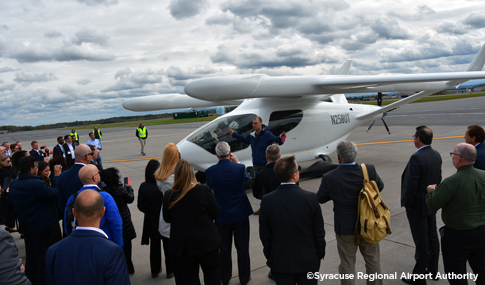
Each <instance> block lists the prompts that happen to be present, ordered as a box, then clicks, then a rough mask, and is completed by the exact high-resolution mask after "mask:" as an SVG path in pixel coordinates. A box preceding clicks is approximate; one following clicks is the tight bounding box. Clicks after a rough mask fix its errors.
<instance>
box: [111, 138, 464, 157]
mask: <svg viewBox="0 0 485 285" xmlns="http://www.w3.org/2000/svg"><path fill="white" fill-rule="evenodd" d="M462 137H463V136H451V137H440V138H433V139H434V140H444V139H456V138H462ZM412 141H413V140H400V141H387V142H370V143H357V144H356V145H373V144H387V143H401V142H412ZM150 159H162V157H144V158H132V159H118V160H106V161H103V163H110V162H125V161H138V160H150Z"/></svg>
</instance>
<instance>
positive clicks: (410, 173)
mask: <svg viewBox="0 0 485 285" xmlns="http://www.w3.org/2000/svg"><path fill="white" fill-rule="evenodd" d="M440 182H441V155H440V154H439V152H437V151H436V150H434V149H432V148H431V146H427V147H424V148H422V149H420V150H419V151H417V152H415V153H414V154H413V155H412V156H411V158H410V159H409V162H408V164H407V165H406V168H405V169H404V172H403V174H402V177H401V207H405V208H406V209H408V210H409V209H412V210H413V212H415V213H419V215H420V216H422V217H426V216H429V215H432V214H434V213H436V212H435V211H432V210H430V209H429V208H428V205H426V193H428V191H427V189H426V188H427V187H428V185H432V184H440Z"/></svg>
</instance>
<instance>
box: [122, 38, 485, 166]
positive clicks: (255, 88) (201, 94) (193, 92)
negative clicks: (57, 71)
mask: <svg viewBox="0 0 485 285" xmlns="http://www.w3.org/2000/svg"><path fill="white" fill-rule="evenodd" d="M484 63H485V45H484V46H482V48H481V49H480V51H479V52H478V53H477V55H476V56H475V58H474V59H473V61H472V62H471V64H470V65H469V67H468V68H467V70H466V72H447V73H426V74H404V75H402V74H400V75H373V76H350V75H347V74H348V71H349V69H350V64H351V60H348V61H347V62H346V63H345V64H344V66H343V67H342V70H341V72H340V73H341V75H316V76H281V77H271V76H266V75H262V74H251V75H231V76H221V77H212V78H203V79H198V80H194V81H191V82H189V83H187V85H186V86H185V90H184V91H185V93H186V94H187V95H188V96H187V95H182V94H166V95H155V96H146V97H138V98H132V99H128V100H126V101H124V102H123V107H124V108H125V109H127V110H131V111H153V110H161V109H176V108H189V107H191V108H200V107H208V106H221V105H239V106H238V107H237V108H236V109H235V110H233V111H232V112H230V113H228V114H225V115H223V116H221V117H218V118H216V119H214V120H213V121H211V122H209V123H208V124H206V125H204V126H202V127H200V128H198V129H197V130H195V131H193V132H192V133H191V134H189V135H188V136H187V137H186V138H184V139H183V140H182V141H180V142H179V143H178V144H177V147H178V148H179V151H180V153H181V154H182V156H183V158H184V159H186V160H187V161H189V162H190V164H191V165H192V167H193V168H194V169H198V170H200V171H204V170H205V169H207V168H208V167H209V166H211V165H213V164H215V163H216V162H217V159H216V157H215V146H216V144H217V143H218V142H220V141H226V142H228V143H229V145H230V146H231V150H232V152H234V153H235V154H236V155H237V157H238V158H239V160H240V161H241V162H242V163H244V164H245V165H246V166H251V165H252V159H251V148H250V147H249V145H247V144H243V143H241V142H239V141H238V140H236V139H235V138H233V137H232V136H230V135H229V134H228V133H227V130H228V129H229V128H230V129H233V130H234V131H236V132H237V133H238V134H241V135H243V136H246V135H249V134H250V133H251V132H252V125H251V122H252V120H253V118H254V117H255V116H260V117H261V118H262V119H263V123H264V124H265V125H267V126H268V128H269V130H270V131H271V132H272V133H273V134H275V135H279V134H280V133H281V132H282V131H286V134H287V138H286V142H285V143H284V144H283V145H282V146H281V152H282V156H287V155H295V156H296V159H297V161H298V162H302V161H309V160H314V159H316V158H319V157H320V158H322V159H324V160H327V161H331V160H330V158H329V157H328V155H329V154H331V153H332V152H333V151H335V148H336V146H337V144H338V143H339V142H340V141H342V140H344V139H346V138H347V137H348V136H349V135H350V133H351V132H352V131H353V130H354V129H355V128H357V127H358V126H360V125H362V124H365V123H370V122H373V121H375V120H377V119H382V118H383V117H384V116H385V115H386V112H387V111H389V110H393V109H395V108H397V107H399V106H402V105H405V104H408V103H410V102H412V101H415V100H418V99H420V98H423V97H425V96H428V95H431V94H434V93H436V92H438V91H441V90H444V89H447V88H450V87H452V86H455V85H458V84H460V83H463V82H465V81H467V80H471V79H485V72H483V71H481V70H482V69H483V66H484ZM409 91H411V92H414V91H419V93H416V94H414V95H412V96H409V97H407V98H404V99H401V100H399V101H397V102H395V103H392V104H390V105H387V106H384V107H378V106H371V105H362V104H349V103H348V102H347V99H346V97H345V95H344V94H343V93H369V92H374V93H376V94H377V92H409ZM371 126H372V125H371ZM386 128H387V126H386Z"/></svg>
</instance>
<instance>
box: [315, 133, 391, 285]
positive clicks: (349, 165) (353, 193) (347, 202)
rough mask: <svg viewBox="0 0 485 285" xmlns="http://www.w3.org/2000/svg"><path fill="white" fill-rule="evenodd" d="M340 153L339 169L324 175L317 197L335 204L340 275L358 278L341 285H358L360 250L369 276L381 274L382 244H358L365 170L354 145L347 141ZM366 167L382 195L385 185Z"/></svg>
mask: <svg viewBox="0 0 485 285" xmlns="http://www.w3.org/2000/svg"><path fill="white" fill-rule="evenodd" d="M336 152H337V158H338V161H339V166H338V167H337V168H335V169H334V170H332V171H330V172H327V173H325V174H324V175H323V177H322V182H321V184H320V188H319V189H318V192H317V196H318V201H319V202H320V203H326V202H328V201H330V200H332V201H333V211H334V230H335V235H336V239H337V250H338V254H339V257H340V265H339V268H338V269H339V273H340V274H353V275H354V279H352V278H345V279H341V280H340V281H341V284H355V276H356V274H355V259H356V253H357V249H359V250H360V253H361V254H362V256H363V257H364V260H365V267H366V273H367V274H375V273H377V274H380V273H381V265H380V249H379V244H378V243H377V244H371V243H368V242H367V241H366V240H365V239H364V238H362V237H360V243H359V245H356V243H355V241H356V236H355V225H356V224H357V211H358V209H357V207H358V199H359V194H360V191H361V190H362V185H363V182H364V174H363V172H362V168H361V166H360V165H358V164H356V163H355V158H356V156H357V147H356V146H355V144H354V143H353V142H351V141H346V140H345V141H341V142H340V143H338V145H337V150H336ZM366 167H367V170H368V173H369V179H371V180H373V181H375V182H376V184H377V187H378V188H379V191H382V189H383V188H384V183H383V182H382V180H381V178H380V177H379V175H378V174H377V172H376V169H375V167H374V166H373V165H371V164H366ZM367 284H382V280H378V279H377V280H374V281H371V282H369V281H368V282H367Z"/></svg>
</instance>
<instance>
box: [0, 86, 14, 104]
mask: <svg viewBox="0 0 485 285" xmlns="http://www.w3.org/2000/svg"><path fill="white" fill-rule="evenodd" d="M0 83H3V82H0ZM14 89H15V84H14V83H10V84H3V85H0V92H3V91H7V90H9V91H12V90H14ZM3 103H4V101H2V104H3Z"/></svg>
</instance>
